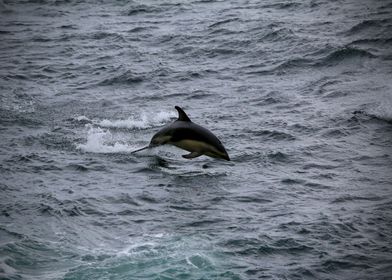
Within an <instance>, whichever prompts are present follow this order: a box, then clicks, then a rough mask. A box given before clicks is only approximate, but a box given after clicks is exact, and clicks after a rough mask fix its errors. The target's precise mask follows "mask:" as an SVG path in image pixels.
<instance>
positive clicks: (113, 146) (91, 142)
mask: <svg viewBox="0 0 392 280" xmlns="http://www.w3.org/2000/svg"><path fill="white" fill-rule="evenodd" d="M77 148H78V149H80V150H82V151H84V152H88V153H129V152H131V151H133V150H135V149H136V148H137V147H135V146H132V145H129V144H127V143H126V142H125V141H121V140H117V139H115V138H114V137H113V135H112V133H111V132H110V131H108V130H105V129H102V128H99V127H91V126H90V128H89V130H88V132H87V141H86V143H84V144H78V145H77Z"/></svg>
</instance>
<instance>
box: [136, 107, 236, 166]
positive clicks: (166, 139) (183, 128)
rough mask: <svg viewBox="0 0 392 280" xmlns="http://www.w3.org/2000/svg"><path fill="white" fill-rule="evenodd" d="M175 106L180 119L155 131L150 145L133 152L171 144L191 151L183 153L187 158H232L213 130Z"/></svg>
mask: <svg viewBox="0 0 392 280" xmlns="http://www.w3.org/2000/svg"><path fill="white" fill-rule="evenodd" d="M175 108H176V110H177V111H178V119H177V120H176V121H174V122H173V123H171V124H169V125H167V126H165V127H163V128H162V129H161V130H159V131H158V132H157V133H155V135H154V136H153V137H152V139H151V141H150V144H149V145H148V146H146V147H144V148H141V149H138V150H136V151H133V152H132V153H136V152H139V151H142V150H145V149H148V148H153V147H157V146H161V145H165V144H170V145H174V146H176V147H178V148H181V149H184V150H186V151H188V152H190V153H189V154H186V155H183V157H184V158H187V159H191V158H195V157H199V156H201V155H206V156H209V157H213V158H220V159H225V160H230V158H229V155H228V154H227V152H226V150H225V147H223V145H222V143H221V141H219V139H218V138H217V137H216V136H215V135H214V134H212V132H211V131H209V130H208V129H206V128H204V127H201V126H200V125H197V124H195V123H194V122H192V121H191V120H190V119H189V117H188V116H187V114H186V113H185V112H184V110H182V109H181V108H180V107H178V106H175Z"/></svg>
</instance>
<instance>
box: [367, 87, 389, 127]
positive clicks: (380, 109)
mask: <svg viewBox="0 0 392 280" xmlns="http://www.w3.org/2000/svg"><path fill="white" fill-rule="evenodd" d="M381 99H382V101H380V103H379V104H378V105H377V106H376V107H374V108H372V109H369V110H368V112H367V113H368V114H369V115H370V116H373V117H375V118H377V119H380V120H384V121H386V122H392V92H389V94H388V93H386V94H385V95H384V97H383V98H381Z"/></svg>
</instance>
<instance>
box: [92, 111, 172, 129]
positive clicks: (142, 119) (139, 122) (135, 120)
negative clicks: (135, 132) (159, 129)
mask: <svg viewBox="0 0 392 280" xmlns="http://www.w3.org/2000/svg"><path fill="white" fill-rule="evenodd" d="M175 116H176V113H175V112H173V111H170V112H167V111H161V112H158V113H156V114H148V113H142V114H141V115H140V116H135V117H129V118H128V119H120V120H108V119H104V120H101V121H95V122H94V123H95V124H97V125H99V126H100V127H107V128H129V129H135V128H138V129H142V128H149V127H154V126H159V125H162V124H165V123H167V122H168V121H170V119H171V118H174V117H175Z"/></svg>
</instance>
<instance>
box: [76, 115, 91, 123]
mask: <svg viewBox="0 0 392 280" xmlns="http://www.w3.org/2000/svg"><path fill="white" fill-rule="evenodd" d="M74 120H76V121H78V122H82V121H86V122H90V121H91V120H90V119H89V118H87V117H86V116H77V117H75V118H74Z"/></svg>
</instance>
